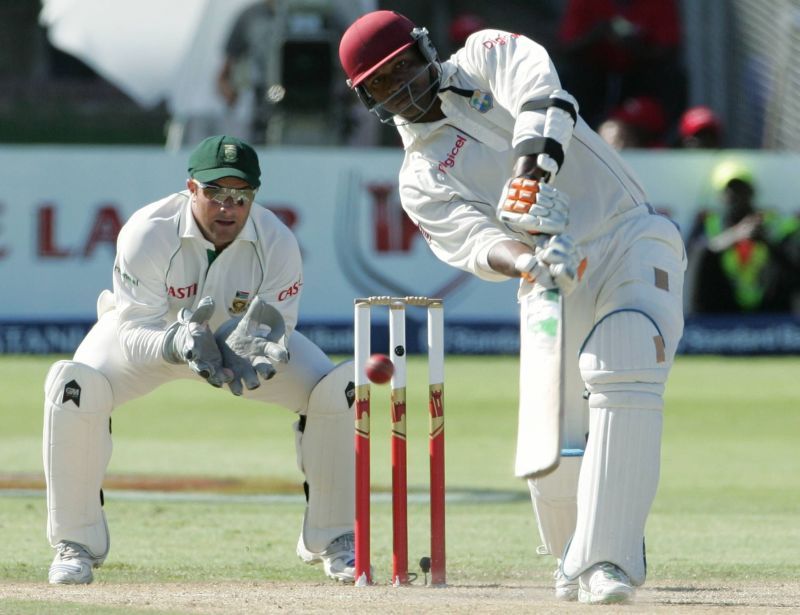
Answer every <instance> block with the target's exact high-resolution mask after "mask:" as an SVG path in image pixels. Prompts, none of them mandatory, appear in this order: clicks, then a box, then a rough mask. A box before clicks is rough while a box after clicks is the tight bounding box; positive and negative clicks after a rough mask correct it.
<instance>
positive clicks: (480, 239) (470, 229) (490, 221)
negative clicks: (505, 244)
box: [400, 160, 514, 282]
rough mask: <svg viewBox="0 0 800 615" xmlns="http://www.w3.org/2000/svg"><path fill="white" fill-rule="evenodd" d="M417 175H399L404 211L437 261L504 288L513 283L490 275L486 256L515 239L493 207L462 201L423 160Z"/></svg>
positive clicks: (413, 172) (411, 172)
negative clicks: (498, 218)
mask: <svg viewBox="0 0 800 615" xmlns="http://www.w3.org/2000/svg"><path fill="white" fill-rule="evenodd" d="M417 164H418V165H419V166H418V168H416V169H406V168H405V167H404V169H403V170H402V171H401V174H400V197H401V200H402V203H403V209H404V210H405V212H406V213H407V214H408V216H409V217H410V218H411V220H412V221H413V222H414V224H416V225H417V227H418V228H419V230H420V232H421V233H422V235H423V237H425V240H426V241H427V242H428V244H429V245H430V247H431V250H432V251H433V253H434V254H435V255H436V257H437V258H438V259H439V260H441V261H443V262H445V263H447V264H448V265H451V266H452V267H456V268H458V269H462V270H463V271H469V272H470V273H473V274H474V275H476V276H478V277H479V278H481V279H483V280H487V281H491V282H501V281H505V280H508V279H509V278H508V277H506V276H504V275H502V274H500V273H498V272H496V271H494V270H492V269H491V268H490V267H489V265H488V263H487V261H486V255H487V254H488V252H489V250H491V248H492V247H494V245H496V244H497V243H499V242H501V241H505V240H508V239H511V238H514V237H513V234H512V232H511V231H510V229H508V228H507V227H506V226H505V225H503V224H502V223H501V222H499V221H498V220H497V217H496V215H495V211H494V206H493V205H490V204H488V203H482V202H480V201H469V200H465V199H464V198H462V197H460V196H459V191H458V190H457V189H456V188H455V187H454V186H449V185H448V184H447V183H445V182H446V179H445V182H443V181H441V180H439V179H438V178H437V177H436V175H437V174H436V170H435V169H432V168H430V167H428V168H426V166H427V164H426V163H425V162H424V161H422V160H420V161H419V162H418V163H417Z"/></svg>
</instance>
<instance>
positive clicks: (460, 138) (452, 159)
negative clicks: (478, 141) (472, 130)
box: [439, 133, 467, 173]
mask: <svg viewBox="0 0 800 615" xmlns="http://www.w3.org/2000/svg"><path fill="white" fill-rule="evenodd" d="M466 142H467V137H466V136H464V135H462V134H461V133H457V134H456V142H455V143H454V144H453V148H452V149H451V150H450V152H448V154H447V158H445V159H444V160H442V161H440V162H439V171H441V172H442V173H447V169H448V168H452V167H454V166H455V164H456V156H458V154H459V152H461V148H462V147H464V144H465V143H466Z"/></svg>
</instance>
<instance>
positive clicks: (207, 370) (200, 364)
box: [161, 297, 231, 387]
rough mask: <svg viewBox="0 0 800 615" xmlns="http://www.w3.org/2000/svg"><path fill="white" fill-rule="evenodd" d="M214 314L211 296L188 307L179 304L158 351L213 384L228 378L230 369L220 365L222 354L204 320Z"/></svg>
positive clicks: (224, 381)
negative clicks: (195, 306)
mask: <svg viewBox="0 0 800 615" xmlns="http://www.w3.org/2000/svg"><path fill="white" fill-rule="evenodd" d="M213 314H214V299H212V298H211V297H203V298H202V299H200V302H199V303H198V304H197V309H196V310H194V311H192V310H190V309H188V308H183V309H182V310H181V311H180V312H179V313H178V320H177V321H175V322H174V323H172V324H171V325H170V326H169V327H168V328H167V332H166V335H165V336H164V342H163V344H162V345H161V355H162V356H163V357H164V359H165V360H166V361H168V362H169V363H187V364H188V365H189V367H191V368H192V370H194V372H195V373H196V374H198V375H199V376H200V377H201V378H205V379H206V380H207V381H208V383H209V384H210V385H212V386H215V387H221V386H222V385H223V384H225V383H226V382H229V381H230V379H231V373H230V372H226V371H225V370H224V369H223V366H222V354H221V353H220V351H219V348H218V347H217V343H216V341H215V340H214V334H213V333H212V332H211V328H210V327H209V326H208V321H209V320H211V316H212V315H213Z"/></svg>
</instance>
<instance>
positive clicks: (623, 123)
mask: <svg viewBox="0 0 800 615" xmlns="http://www.w3.org/2000/svg"><path fill="white" fill-rule="evenodd" d="M666 128H667V117H666V113H665V112H664V107H663V106H662V105H661V103H660V102H658V100H656V99H655V98H653V97H651V96H639V97H636V98H629V99H627V100H626V101H625V102H624V103H623V104H621V105H620V106H619V107H617V108H615V109H613V110H612V111H611V114H610V115H609V117H608V119H607V120H605V121H604V122H603V123H602V124H600V126H599V127H598V129H597V132H598V133H599V134H600V136H601V137H603V139H604V140H605V141H606V142H607V143H608V144H609V145H611V146H612V147H614V148H615V149H618V150H621V149H632V148H653V147H663V146H664V133H665V131H666Z"/></svg>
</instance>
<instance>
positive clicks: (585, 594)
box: [578, 562, 634, 604]
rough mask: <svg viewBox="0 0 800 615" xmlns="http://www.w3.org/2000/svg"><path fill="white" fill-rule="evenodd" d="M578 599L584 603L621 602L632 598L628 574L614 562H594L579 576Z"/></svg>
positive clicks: (632, 590) (632, 592)
mask: <svg viewBox="0 0 800 615" xmlns="http://www.w3.org/2000/svg"><path fill="white" fill-rule="evenodd" d="M578 586H579V587H578V600H579V601H580V602H582V603H584V604H621V603H626V602H630V601H631V600H632V599H633V594H634V589H633V586H632V585H631V581H630V579H629V578H628V575H627V574H625V573H624V572H622V570H620V569H619V568H617V567H616V566H615V565H614V564H610V563H608V562H602V563H600V564H595V565H594V566H592V567H591V568H589V570H587V571H586V572H584V573H583V574H582V575H581V576H580V580H579V583H578Z"/></svg>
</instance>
